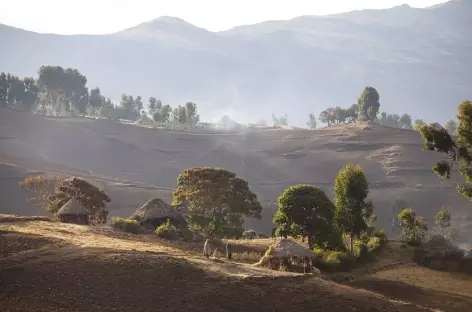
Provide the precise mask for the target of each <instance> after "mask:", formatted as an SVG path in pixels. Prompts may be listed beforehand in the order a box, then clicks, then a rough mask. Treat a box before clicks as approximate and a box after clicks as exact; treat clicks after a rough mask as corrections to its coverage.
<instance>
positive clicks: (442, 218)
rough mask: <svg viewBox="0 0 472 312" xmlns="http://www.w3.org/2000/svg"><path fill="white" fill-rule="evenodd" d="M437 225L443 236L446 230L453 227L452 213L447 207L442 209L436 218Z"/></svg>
mask: <svg viewBox="0 0 472 312" xmlns="http://www.w3.org/2000/svg"><path fill="white" fill-rule="evenodd" d="M435 224H436V225H438V226H439V227H440V228H441V235H442V236H446V235H445V229H446V228H449V227H451V213H450V212H449V209H447V208H446V207H441V209H439V211H438V213H437V214H436V217H435Z"/></svg>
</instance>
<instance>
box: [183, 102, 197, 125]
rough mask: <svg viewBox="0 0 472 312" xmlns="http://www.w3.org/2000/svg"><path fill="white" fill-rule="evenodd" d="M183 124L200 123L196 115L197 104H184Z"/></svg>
mask: <svg viewBox="0 0 472 312" xmlns="http://www.w3.org/2000/svg"><path fill="white" fill-rule="evenodd" d="M185 116H186V120H185V122H184V123H185V124H187V125H191V126H193V125H195V124H196V123H197V122H199V121H200V116H199V115H198V114H197V104H195V103H193V102H187V103H186V104H185Z"/></svg>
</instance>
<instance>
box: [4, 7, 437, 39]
mask: <svg viewBox="0 0 472 312" xmlns="http://www.w3.org/2000/svg"><path fill="white" fill-rule="evenodd" d="M441 2H446V1H445V0H442V1H441V0H411V1H408V0H352V1H349V0H284V1H282V0H167V1H162V0H161V1H159V0H74V1H71V0H14V1H12V0H0V8H1V9H0V23H1V24H6V25H9V26H14V27H18V28H23V29H26V30H31V31H36V32H39V33H56V34H106V33H112V32H117V31H120V30H123V29H126V28H129V27H132V26H136V25H138V24H140V23H143V22H146V21H150V20H153V19H155V18H157V17H159V16H174V17H179V18H181V19H184V20H186V21H187V22H189V23H192V24H194V25H196V26H198V27H202V28H206V29H208V30H210V31H221V30H226V29H229V28H232V27H234V26H239V25H246V24H255V23H259V22H263V21H267V20H286V19H291V18H294V17H297V16H301V15H325V14H333V13H341V12H347V11H352V10H360V9H381V8H389V7H393V6H396V5H401V4H404V3H408V4H409V5H410V6H412V7H427V6H431V5H434V4H437V3H441Z"/></svg>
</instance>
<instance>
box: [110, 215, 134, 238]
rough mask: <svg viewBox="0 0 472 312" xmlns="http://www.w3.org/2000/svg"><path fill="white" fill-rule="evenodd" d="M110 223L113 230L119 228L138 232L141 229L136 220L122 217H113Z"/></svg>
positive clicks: (129, 231) (124, 230) (128, 231)
mask: <svg viewBox="0 0 472 312" xmlns="http://www.w3.org/2000/svg"><path fill="white" fill-rule="evenodd" d="M111 225H112V227H113V228H114V229H115V230H120V231H123V232H127V233H133V234H138V233H139V232H140V231H141V226H140V225H139V223H138V221H136V220H131V219H124V218H113V219H112V220H111Z"/></svg>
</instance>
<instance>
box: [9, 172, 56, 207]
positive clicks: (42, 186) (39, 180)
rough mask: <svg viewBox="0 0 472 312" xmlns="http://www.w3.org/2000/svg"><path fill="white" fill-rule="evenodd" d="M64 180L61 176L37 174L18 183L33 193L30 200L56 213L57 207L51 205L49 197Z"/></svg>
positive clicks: (35, 204) (36, 205) (37, 205)
mask: <svg viewBox="0 0 472 312" xmlns="http://www.w3.org/2000/svg"><path fill="white" fill-rule="evenodd" d="M62 181H63V179H62V178H61V177H59V176H35V177H30V178H25V179H24V180H23V181H22V182H20V183H18V185H19V186H20V187H21V188H22V189H25V190H27V191H29V192H30V193H31V195H30V196H29V197H28V202H30V203H31V204H32V205H34V206H35V207H37V208H39V209H42V210H45V211H48V212H50V213H52V214H53V215H55V213H56V212H57V209H55V208H54V207H52V206H51V200H50V199H49V198H50V197H51V196H52V195H54V193H55V191H56V189H57V188H58V187H59V185H60V184H61V182H62Z"/></svg>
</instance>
